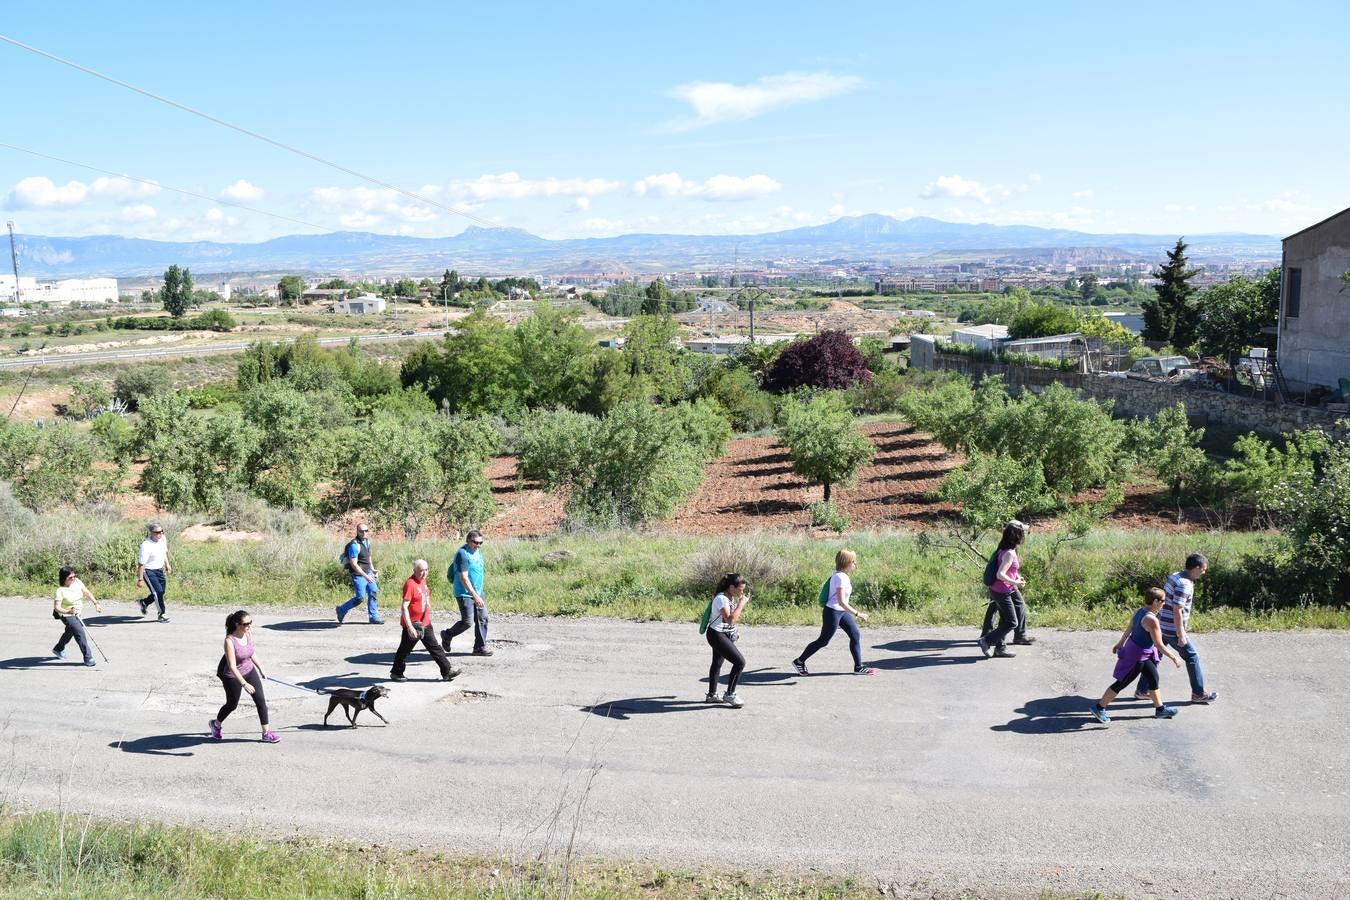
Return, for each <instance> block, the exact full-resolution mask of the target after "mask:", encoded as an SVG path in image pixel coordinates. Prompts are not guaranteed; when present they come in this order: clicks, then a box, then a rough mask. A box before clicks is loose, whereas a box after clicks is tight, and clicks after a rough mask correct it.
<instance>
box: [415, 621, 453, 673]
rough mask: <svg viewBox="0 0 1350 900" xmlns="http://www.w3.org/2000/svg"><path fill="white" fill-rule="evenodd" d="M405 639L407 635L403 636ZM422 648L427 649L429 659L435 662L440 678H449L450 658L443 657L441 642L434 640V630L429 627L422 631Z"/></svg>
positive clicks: (443, 650)
mask: <svg viewBox="0 0 1350 900" xmlns="http://www.w3.org/2000/svg"><path fill="white" fill-rule="evenodd" d="M404 637H407V634H406V633H405V634H404ZM422 646H423V647H426V648H427V652H428V653H430V654H431V658H432V659H434V660H435V661H436V668H438V669H440V670H441V677H442V678H449V677H450V672H451V665H450V658H449V657H447V656H446V655H445V648H444V647H442V646H441V642H440V641H438V640H436V629H435V628H432V627H431V626H430V625H428V626H427V627H425V628H423V629H422Z"/></svg>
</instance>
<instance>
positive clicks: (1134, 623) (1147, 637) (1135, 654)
mask: <svg viewBox="0 0 1350 900" xmlns="http://www.w3.org/2000/svg"><path fill="white" fill-rule="evenodd" d="M1164 599H1165V595H1164V594H1163V592H1162V589H1161V588H1155V587H1152V588H1149V589H1148V590H1147V591H1145V592H1144V605H1143V606H1141V607H1139V608H1138V609H1137V610H1135V611H1134V615H1133V616H1131V617H1130V624H1129V625H1126V626H1125V632H1124V633H1123V634H1121V636H1120V640H1118V641H1116V645H1115V646H1114V647H1112V648H1111V652H1112V653H1114V654H1116V670H1115V672H1113V673H1112V674H1113V675H1114V676H1115V679H1116V680H1115V681H1114V682H1113V683H1112V684H1111V686H1110V687H1109V688H1107V689H1106V693H1105V694H1102V699H1100V700H1098V701H1097V702H1096V703H1094V704H1092V710H1091V712H1092V715H1093V717H1094V718H1096V720H1097V721H1098V722H1101V723H1102V724H1103V725H1105V724H1106V723H1108V722H1110V721H1111V717H1110V716H1109V715H1107V714H1106V707H1107V706H1109V705H1110V704H1111V701H1112V700H1114V699H1116V695H1117V694H1119V693H1120V692H1121V691H1123V690H1125V688H1127V687H1129V686H1130V683H1131V682H1132V681H1134V680H1135V679H1136V678H1138V679H1139V686H1140V688H1141V689H1143V690H1144V691H1146V692H1147V693H1148V696H1149V699H1150V700H1152V701H1153V715H1154V716H1156V717H1157V718H1159V719H1170V718H1172V717H1173V716H1175V715H1176V714H1177V711H1176V708H1175V707H1172V706H1163V702H1162V699H1161V698H1160V697H1159V696H1158V661H1159V660H1160V659H1162V657H1164V656H1166V657H1167V658H1168V659H1170V660H1171V661H1172V665H1174V666H1180V665H1181V660H1180V659H1179V658H1178V657H1177V655H1176V654H1175V653H1173V652H1172V649H1171V648H1170V647H1168V646H1167V645H1166V644H1164V643H1163V639H1162V626H1161V625H1159V624H1158V610H1160V609H1162V605H1163V600H1164Z"/></svg>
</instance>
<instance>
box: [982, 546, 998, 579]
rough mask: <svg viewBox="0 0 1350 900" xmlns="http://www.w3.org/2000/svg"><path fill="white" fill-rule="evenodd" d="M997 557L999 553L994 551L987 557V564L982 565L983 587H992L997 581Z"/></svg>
mask: <svg viewBox="0 0 1350 900" xmlns="http://www.w3.org/2000/svg"><path fill="white" fill-rule="evenodd" d="M998 557H999V551H998V550H995V551H994V555H993V556H991V557H989V562H987V563H985V565H984V586H985V587H989V588H991V587H993V586H994V582H995V581H998Z"/></svg>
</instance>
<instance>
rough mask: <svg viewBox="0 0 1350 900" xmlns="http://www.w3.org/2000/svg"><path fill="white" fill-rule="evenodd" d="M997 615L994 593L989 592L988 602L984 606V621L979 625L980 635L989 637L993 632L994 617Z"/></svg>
mask: <svg viewBox="0 0 1350 900" xmlns="http://www.w3.org/2000/svg"><path fill="white" fill-rule="evenodd" d="M997 614H998V604H997V603H995V602H994V592H993V591H990V592H989V602H988V603H986V604H985V605H984V621H983V622H982V623H980V635H981V636H982V637H989V632H991V631H993V630H994V616H996V615H997Z"/></svg>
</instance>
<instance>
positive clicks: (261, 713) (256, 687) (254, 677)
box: [217, 668, 267, 734]
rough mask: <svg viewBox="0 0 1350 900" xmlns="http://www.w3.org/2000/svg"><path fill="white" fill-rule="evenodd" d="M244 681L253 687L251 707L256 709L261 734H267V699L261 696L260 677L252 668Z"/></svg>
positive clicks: (261, 685)
mask: <svg viewBox="0 0 1350 900" xmlns="http://www.w3.org/2000/svg"><path fill="white" fill-rule="evenodd" d="M244 680H245V681H247V682H248V683H249V684H250V685H252V686H253V705H254V706H256V707H258V722H259V724H261V725H262V732H263V734H267V697H266V695H264V694H263V683H262V676H261V675H259V674H258V670H257V669H256V668H254V669H250V670H249V673H248V674H247V675H245V676H244ZM241 690H242V688H241ZM217 721H219V720H217Z"/></svg>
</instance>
